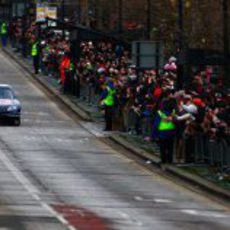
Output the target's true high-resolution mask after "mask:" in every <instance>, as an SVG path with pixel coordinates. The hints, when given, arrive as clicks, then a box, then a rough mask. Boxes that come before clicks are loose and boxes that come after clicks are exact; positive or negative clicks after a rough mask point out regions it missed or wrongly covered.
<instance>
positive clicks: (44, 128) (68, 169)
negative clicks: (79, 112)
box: [0, 52, 230, 230]
mask: <svg viewBox="0 0 230 230" xmlns="http://www.w3.org/2000/svg"><path fill="white" fill-rule="evenodd" d="M26 75H27V73H25V72H24V71H23V70H22V69H20V67H19V66H17V65H16V64H15V63H14V62H13V61H11V60H9V59H7V58H6V57H4V55H3V53H2V52H0V83H2V84H3V83H4V84H10V85H12V86H13V88H14V89H15V91H16V93H17V95H18V97H19V99H20V101H21V103H22V124H21V126H20V127H14V126H12V125H8V124H1V127H0V170H1V176H0V229H7V230H13V229H15V230H24V229H25V230H32V229H33V230H38V229H46V230H52V229H53V230H54V229H55V230H59V229H60V230H62V229H63V230H64V229H70V230H74V229H78V230H83V229H84V230H85V229H89V230H105V229H107V230H112V229H114V230H152V229H154V230H176V229H181V230H184V229H186V230H195V229H196V230H198V229H199V230H205V229H209V230H216V229H218V230H227V229H229V227H230V214H229V210H228V209H227V208H225V207H223V206H221V205H219V204H216V203H215V202H213V201H211V200H209V199H208V198H206V197H201V195H197V194H195V193H193V192H191V191H188V190H186V189H185V188H183V187H180V186H178V185H176V184H174V183H173V182H170V181H168V180H166V179H164V178H163V177H160V176H159V175H156V174H154V173H152V172H150V171H148V170H147V169H145V168H143V167H142V166H139V165H138V164H137V163H135V162H134V161H132V160H131V159H128V158H126V157H125V156H124V155H122V153H121V152H117V151H116V150H114V149H112V148H111V147H110V146H108V145H106V144H105V143H104V142H103V141H102V140H101V139H102V138H103V135H101V136H100V135H93V134H92V133H93V132H92V130H87V127H88V125H86V124H85V125H84V122H82V121H79V122H76V120H75V119H72V118H71V117H70V116H69V115H68V114H67V113H66V112H65V111H63V110H62V109H61V108H60V107H59V106H58V105H57V104H55V103H54V102H53V101H52V100H51V99H50V98H49V97H48V96H47V95H45V94H44V93H43V92H42V91H41V89H39V88H38V87H37V86H36V85H34V82H32V81H30V76H26ZM89 127H92V126H89Z"/></svg>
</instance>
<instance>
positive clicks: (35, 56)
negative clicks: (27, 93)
mask: <svg viewBox="0 0 230 230" xmlns="http://www.w3.org/2000/svg"><path fill="white" fill-rule="evenodd" d="M31 56H32V58H33V66H34V73H35V74H38V72H39V66H40V65H39V64H40V59H39V41H38V40H36V39H35V38H34V39H33V42H32V47H31Z"/></svg>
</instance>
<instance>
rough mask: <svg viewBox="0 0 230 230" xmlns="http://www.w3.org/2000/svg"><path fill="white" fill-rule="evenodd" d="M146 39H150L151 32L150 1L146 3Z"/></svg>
mask: <svg viewBox="0 0 230 230" xmlns="http://www.w3.org/2000/svg"><path fill="white" fill-rule="evenodd" d="M146 4H147V5H146V7H147V9H146V11H147V12H146V39H148V40H149V39H150V30H151V0H147V2H146Z"/></svg>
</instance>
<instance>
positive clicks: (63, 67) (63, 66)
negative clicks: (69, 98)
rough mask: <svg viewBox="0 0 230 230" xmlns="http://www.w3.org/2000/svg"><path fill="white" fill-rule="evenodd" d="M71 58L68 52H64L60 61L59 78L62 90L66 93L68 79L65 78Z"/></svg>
mask: <svg viewBox="0 0 230 230" xmlns="http://www.w3.org/2000/svg"><path fill="white" fill-rule="evenodd" d="M70 65H71V60H70V57H69V55H68V54H64V55H63V57H62V59H61V63H60V80H61V86H62V89H63V92H64V93H66V92H67V91H68V79H67V76H66V75H67V74H66V73H67V71H68V70H69V69H70Z"/></svg>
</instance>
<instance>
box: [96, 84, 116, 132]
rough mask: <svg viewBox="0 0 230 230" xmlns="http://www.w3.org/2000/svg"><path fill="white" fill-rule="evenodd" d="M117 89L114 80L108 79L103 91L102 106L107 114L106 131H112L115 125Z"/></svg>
mask: <svg viewBox="0 0 230 230" xmlns="http://www.w3.org/2000/svg"><path fill="white" fill-rule="evenodd" d="M115 96H116V90H115V88H114V85H113V82H112V81H111V80H110V81H108V82H107V83H106V84H105V85H104V88H103V91H102V93H101V102H100V104H101V107H102V108H103V109H104V114H105V115H104V116H105V129H104V131H112V126H113V109H114V104H115Z"/></svg>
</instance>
